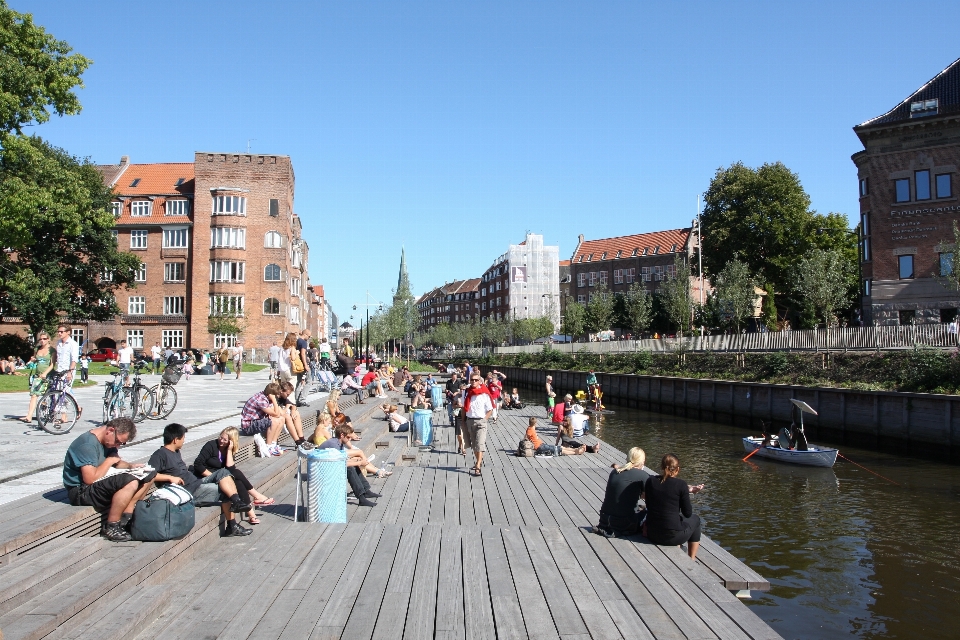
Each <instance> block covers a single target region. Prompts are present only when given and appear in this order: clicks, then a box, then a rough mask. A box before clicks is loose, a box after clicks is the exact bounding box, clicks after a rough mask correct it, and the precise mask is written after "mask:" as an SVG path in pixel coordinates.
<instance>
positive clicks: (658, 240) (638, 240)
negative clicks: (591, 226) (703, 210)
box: [570, 228, 690, 263]
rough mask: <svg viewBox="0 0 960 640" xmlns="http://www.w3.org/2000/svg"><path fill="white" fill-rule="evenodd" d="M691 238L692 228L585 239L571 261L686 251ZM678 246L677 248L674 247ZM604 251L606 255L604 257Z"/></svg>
mask: <svg viewBox="0 0 960 640" xmlns="http://www.w3.org/2000/svg"><path fill="white" fill-rule="evenodd" d="M689 238H690V229H689V228H687V229H671V230H669V231H654V232H652V233H638V234H636V235H632V236H618V237H616V238H603V239H601V240H584V241H583V242H581V243H580V246H578V247H577V249H576V250H575V251H574V253H573V257H572V258H571V259H570V261H571V262H575V263H579V262H593V261H597V260H614V259H616V257H617V252H618V251H619V252H620V257H621V258H629V257H631V256H633V255H634V251H635V250H636V253H637V255H641V256H642V255H644V250H646V252H647V253H646V254H647V255H656V254H664V253H671V252H672V251H677V252H681V251H685V247H686V246H687V240H688V239H689ZM674 247H676V249H674ZM604 253H606V256H605V257H604V255H603V254H604Z"/></svg>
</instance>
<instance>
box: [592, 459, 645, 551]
mask: <svg viewBox="0 0 960 640" xmlns="http://www.w3.org/2000/svg"><path fill="white" fill-rule="evenodd" d="M646 459H647V456H646V454H645V453H644V452H643V449H641V448H640V447H634V448H632V449H630V451H629V452H628V453H627V464H625V465H623V466H622V467H621V466H616V467H614V469H613V471H611V472H610V477H609V478H608V479H607V490H606V492H605V493H604V496H603V505H601V507H600V524H599V525H597V527H596V531H597V533H600V534H602V535H605V536H607V537H611V536H613V535H615V534H616V535H624V536H625V535H632V534H635V533H637V532H638V531H639V530H640V522H641V521H643V517H644V515H646V511H644V509H643V508H642V506H641V505H640V495H641V494H642V493H643V487H644V483H645V482H646V481H647V478H649V477H651V476H652V475H653V472H652V471H650V470H649V469H647V468H646V467H644V466H643V463H644V462H646Z"/></svg>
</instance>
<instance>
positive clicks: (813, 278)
mask: <svg viewBox="0 0 960 640" xmlns="http://www.w3.org/2000/svg"><path fill="white" fill-rule="evenodd" d="M849 269H850V267H849V265H848V264H847V263H846V261H845V260H844V258H843V256H842V255H841V254H840V252H839V251H836V250H831V249H827V250H824V249H814V250H812V251H810V252H809V253H808V254H807V255H805V256H804V257H803V258H802V259H801V260H800V261H799V262H798V263H797V265H796V268H795V271H794V278H795V283H796V284H795V286H796V290H797V292H798V293H799V294H800V295H801V296H802V297H803V299H804V300H806V301H808V302H809V304H810V306H811V307H812V308H813V309H814V310H815V311H816V312H818V313H819V314H820V317H821V318H823V321H824V322H825V323H826V325H827V326H828V327H829V326H830V324H831V323H832V322H833V320H834V312H835V311H836V310H837V309H842V308H844V307H846V306H847V304H848V303H849V302H850V297H849V295H850V291H849V287H848V286H847V276H848V275H849Z"/></svg>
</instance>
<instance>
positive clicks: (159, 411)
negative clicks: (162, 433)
mask: <svg viewBox="0 0 960 640" xmlns="http://www.w3.org/2000/svg"><path fill="white" fill-rule="evenodd" d="M182 375H183V365H182V364H168V365H167V366H166V367H165V368H164V370H163V376H161V378H160V384H155V385H153V386H152V387H150V389H149V393H150V400H151V401H152V402H154V403H155V404H154V405H151V407H150V411H148V412H147V414H146V415H147V417H148V418H150V419H151V420H163V419H164V418H166V417H167V416H169V415H170V414H171V413H173V410H174V409H175V408H176V407H177V390H176V384H177V383H178V382H180V376H182Z"/></svg>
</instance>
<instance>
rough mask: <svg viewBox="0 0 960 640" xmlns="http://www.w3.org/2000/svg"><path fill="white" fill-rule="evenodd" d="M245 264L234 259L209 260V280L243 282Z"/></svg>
mask: <svg viewBox="0 0 960 640" xmlns="http://www.w3.org/2000/svg"><path fill="white" fill-rule="evenodd" d="M245 264H246V263H244V262H240V261H236V260H211V261H210V282H243V281H244V274H243V272H244V266H245Z"/></svg>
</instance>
